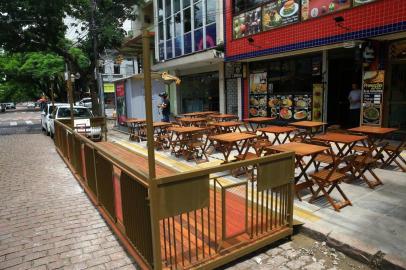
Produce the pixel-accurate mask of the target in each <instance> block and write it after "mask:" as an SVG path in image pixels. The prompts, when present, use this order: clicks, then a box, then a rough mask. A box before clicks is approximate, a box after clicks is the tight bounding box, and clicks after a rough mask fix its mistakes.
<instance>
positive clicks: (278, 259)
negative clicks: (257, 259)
mask: <svg viewBox="0 0 406 270" xmlns="http://www.w3.org/2000/svg"><path fill="white" fill-rule="evenodd" d="M287 261H288V259H287V258H285V257H283V256H282V255H277V256H275V257H273V258H269V259H268V260H267V261H266V263H265V264H266V265H269V266H272V267H277V266H279V265H281V264H284V263H286V262H287Z"/></svg>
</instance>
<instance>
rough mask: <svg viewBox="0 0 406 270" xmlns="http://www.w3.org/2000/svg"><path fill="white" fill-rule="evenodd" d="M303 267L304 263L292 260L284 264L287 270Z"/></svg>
mask: <svg viewBox="0 0 406 270" xmlns="http://www.w3.org/2000/svg"><path fill="white" fill-rule="evenodd" d="M304 265H306V262H305V261H302V260H300V259H297V260H292V261H290V262H288V263H287V264H286V266H287V267H288V268H289V269H302V268H303V266H304Z"/></svg>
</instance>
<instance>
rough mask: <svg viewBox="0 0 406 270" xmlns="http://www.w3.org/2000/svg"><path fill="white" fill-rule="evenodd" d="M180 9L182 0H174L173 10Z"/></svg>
mask: <svg viewBox="0 0 406 270" xmlns="http://www.w3.org/2000/svg"><path fill="white" fill-rule="evenodd" d="M179 10H180V0H173V12H178V11H179Z"/></svg>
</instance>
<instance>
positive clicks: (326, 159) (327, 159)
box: [303, 139, 337, 172]
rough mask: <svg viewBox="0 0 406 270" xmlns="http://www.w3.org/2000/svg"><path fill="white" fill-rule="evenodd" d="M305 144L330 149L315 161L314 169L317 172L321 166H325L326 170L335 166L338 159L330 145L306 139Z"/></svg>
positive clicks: (320, 154)
mask: <svg viewBox="0 0 406 270" xmlns="http://www.w3.org/2000/svg"><path fill="white" fill-rule="evenodd" d="M303 142H304V143H309V144H314V145H319V146H324V147H328V148H329V149H328V150H326V151H324V152H323V153H319V154H318V155H317V156H316V157H315V158H314V160H313V164H314V168H315V169H316V172H317V171H318V170H319V168H320V166H321V165H322V164H324V165H325V166H326V168H328V167H331V166H332V165H333V164H334V160H335V159H336V158H337V157H336V156H335V154H334V152H333V149H332V148H331V145H330V143H328V142H324V141H318V140H314V139H306V140H304V141H303Z"/></svg>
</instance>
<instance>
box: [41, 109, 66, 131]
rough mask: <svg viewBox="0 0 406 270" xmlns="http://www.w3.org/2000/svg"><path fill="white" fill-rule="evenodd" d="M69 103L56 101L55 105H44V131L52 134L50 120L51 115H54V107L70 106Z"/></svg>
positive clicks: (42, 113)
mask: <svg viewBox="0 0 406 270" xmlns="http://www.w3.org/2000/svg"><path fill="white" fill-rule="evenodd" d="M68 105H69V104H67V103H55V104H54V106H55V107H54V106H52V104H47V105H46V106H45V107H44V110H43V111H41V127H42V131H45V132H46V134H47V135H48V136H49V135H50V131H51V128H50V121H49V116H50V115H52V112H53V111H54V109H55V110H56V108H58V106H68Z"/></svg>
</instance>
